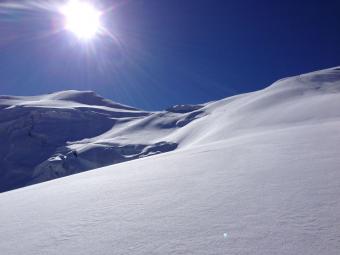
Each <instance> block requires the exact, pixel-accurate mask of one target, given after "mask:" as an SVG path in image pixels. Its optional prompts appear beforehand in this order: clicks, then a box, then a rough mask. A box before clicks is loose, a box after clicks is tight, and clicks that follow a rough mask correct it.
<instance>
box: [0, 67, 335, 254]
mask: <svg viewBox="0 0 340 255" xmlns="http://www.w3.org/2000/svg"><path fill="white" fill-rule="evenodd" d="M339 107H340V69H339V68H332V69H327V70H323V71H319V72H314V73H310V74H306V75H301V76H297V77H292V78H288V79H283V80H280V81H278V82H276V83H274V84H273V85H272V86H270V87H268V88H266V89H264V90H261V91H258V92H253V93H248V94H244V95H240V96H235V97H231V98H227V99H224V100H221V101H216V102H212V103H208V104H205V105H202V107H197V108H196V107H190V106H188V108H190V109H189V110H188V112H187V111H186V110H183V108H186V107H179V108H178V109H179V111H180V112H177V111H176V108H177V107H174V109H172V110H171V109H169V111H167V112H161V113H147V114H146V115H145V116H142V117H141V116H139V117H138V118H136V119H134V120H131V121H128V123H127V124H126V125H125V124H122V125H121V126H118V127H120V128H117V130H115V129H114V128H112V129H109V130H108V131H107V132H105V133H104V134H102V135H98V136H96V137H95V138H91V139H90V140H91V143H93V144H96V143H98V142H99V141H110V139H114V140H115V139H118V140H115V141H120V142H123V141H126V144H128V143H131V142H132V141H138V142H140V143H142V142H143V141H144V139H145V140H146V139H150V138H154V137H155V138H154V139H155V140H154V141H152V142H155V141H159V140H163V141H166V142H167V143H175V144H177V147H176V149H175V150H173V151H172V152H168V153H164V154H159V155H154V156H152V157H147V158H141V159H137V160H133V161H129V162H125V163H121V164H117V165H112V166H107V167H104V168H100V169H96V170H93V171H88V172H85V173H81V174H76V175H72V176H69V177H65V178H60V179H57V180H53V181H49V182H44V183H41V184H37V185H32V186H29V187H26V188H21V189H17V190H14V191H10V192H5V193H2V194H0V204H1V205H5V206H2V208H1V210H0V226H1V231H0V250H1V251H2V252H3V253H4V254H327V255H333V254H334V255H336V254H338V253H339V250H340V200H339V197H340V171H339V166H340V157H339V151H340V150H339V149H340V129H339V127H340V112H339V109H340V108H339ZM192 110H193V111H192ZM183 111H184V112H183ZM175 120H176V121H175ZM182 121H184V122H188V123H186V125H183V126H182V125H178V122H180V123H181V122H182ZM153 130H154V132H155V133H156V135H151V133H152V131H153ZM130 134H131V136H129V135H130ZM136 139H137V140H136ZM89 144H90V143H89ZM72 145H74V146H78V145H79V144H77V143H75V144H72ZM86 146H88V145H86ZM18 240H20V241H19V242H18Z"/></svg>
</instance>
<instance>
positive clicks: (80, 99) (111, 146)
mask: <svg viewBox="0 0 340 255" xmlns="http://www.w3.org/2000/svg"><path fill="white" fill-rule="evenodd" d="M339 97H340V68H338V67H337V68H330V69H326V70H322V71H317V72H312V73H309V74H304V75H299V76H294V77H290V78H285V79H282V80H279V81H277V82H275V83H274V84H273V85H271V86H269V87H268V88H266V89H264V90H261V91H257V92H252V93H247V94H243V95H238V96H233V97H229V98H226V99H222V100H219V101H216V102H210V103H207V104H202V105H177V106H173V107H171V108H168V109H167V110H166V111H162V112H146V111H142V110H138V109H136V108H133V107H129V106H125V105H121V104H118V103H115V102H112V101H110V100H106V99H104V98H102V97H100V96H98V95H96V94H95V93H94V92H91V91H74V90H71V91H62V92H56V93H52V94H48V95H41V96H31V97H14V96H0V106H1V110H0V131H1V133H0V138H1V139H2V141H3V143H2V145H1V146H0V168H1V173H0V177H1V178H0V190H1V191H5V190H9V189H13V188H16V187H21V186H25V185H28V184H32V183H37V182H42V181H46V180H51V179H55V178H58V177H62V176H66V175H69V174H74V173H78V172H82V171H86V170H90V169H94V168H97V167H101V166H106V165H111V164H115V163H121V162H124V161H128V160H132V159H137V158H142V157H146V156H151V155H155V154H159V153H163V152H169V151H173V150H176V149H188V148H192V147H193V146H203V145H206V144H210V143H214V142H220V141H223V140H227V139H231V138H236V137H240V136H243V135H245V134H249V133H252V134H254V133H257V132H259V133H261V132H264V131H266V130H276V129H282V128H285V127H286V128H288V127H293V126H303V125H313V124H319V123H325V122H328V121H332V120H334V119H337V118H339V117H340V112H339V111H338V109H340V99H339ZM28 148H29V149H28Z"/></svg>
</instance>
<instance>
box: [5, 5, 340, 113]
mask: <svg viewBox="0 0 340 255" xmlns="http://www.w3.org/2000/svg"><path fill="white" fill-rule="evenodd" d="M10 2H11V4H12V5H11V7H10V8H9V4H8V2H6V1H1V2H0V94H11V95H34V94H43V93H49V92H54V91H59V90H67V89H78V90H94V91H96V92H97V93H99V94H100V95H102V96H104V97H106V98H110V99H112V100H115V101H118V102H121V103H125V104H129V105H132V106H136V107H140V108H144V109H149V110H151V109H154V110H158V109H164V108H166V107H168V106H170V105H174V104H181V103H201V102H206V101H211V100H216V99H221V98H224V97H227V96H230V95H234V94H238V93H243V92H248V91H254V90H258V89H261V88H264V87H266V86H268V85H270V84H271V83H272V82H274V81H275V80H277V79H280V78H283V77H286V76H291V75H296V74H300V73H304V72H309V71H313V70H318V69H323V68H327V67H333V66H337V65H340V1H339V0H325V1H323V0H319V1H313V0H310V1H298V0H294V1H293V0H287V1H273V0H268V1H262V0H253V1H245V0H221V1H219V0H130V1H122V0H120V1H114V0H111V1H109V0H102V1H99V0H97V1H95V3H94V4H95V5H96V6H98V8H100V9H101V10H105V11H106V12H105V15H104V16H103V17H102V22H103V23H104V25H105V27H106V28H107V29H108V30H109V31H110V32H111V33H112V34H113V35H114V39H113V38H111V37H107V36H100V37H97V38H94V39H93V40H92V41H91V42H86V43H85V42H83V41H80V40H79V39H78V38H76V37H75V36H74V35H71V34H70V33H69V32H67V31H59V30H58V28H59V27H60V23H61V20H60V19H61V18H60V15H59V14H57V13H54V12H53V11H50V10H48V9H47V8H45V7H46V6H45V5H44V4H41V3H43V2H45V3H46V1H40V2H38V0H35V1H28V2H26V3H30V4H31V5H30V6H29V7H27V8H26V7H23V6H20V5H19V4H18V6H17V5H14V4H13V3H23V2H24V1H10ZM61 2H63V1H58V0H56V1H50V2H49V3H50V4H51V3H61ZM34 3H36V4H35V5H34ZM32 6H34V7H32ZM37 6H38V7H39V8H38V7H37ZM42 7H43V8H42ZM57 30H58V31H59V32H56V31H57Z"/></svg>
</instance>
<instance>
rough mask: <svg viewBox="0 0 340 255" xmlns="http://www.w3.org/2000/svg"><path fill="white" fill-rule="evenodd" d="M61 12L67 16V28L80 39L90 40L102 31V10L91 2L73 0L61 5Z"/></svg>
mask: <svg viewBox="0 0 340 255" xmlns="http://www.w3.org/2000/svg"><path fill="white" fill-rule="evenodd" d="M60 12H61V13H62V14H63V15H64V17H65V29H67V30H68V31H71V32H72V33H74V34H75V35H76V36H77V37H78V38H79V39H83V40H88V39H91V38H93V37H95V36H96V35H97V34H98V33H99V32H100V28H101V23H100V16H101V12H100V11H98V10H97V9H96V8H95V7H94V6H93V5H91V4H90V3H88V2H83V1H79V0H71V1H69V2H68V3H66V4H65V5H64V6H62V7H61V9H60Z"/></svg>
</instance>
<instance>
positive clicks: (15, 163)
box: [0, 91, 149, 191]
mask: <svg viewBox="0 0 340 255" xmlns="http://www.w3.org/2000/svg"><path fill="white" fill-rule="evenodd" d="M86 103H92V104H93V105H87V104H86ZM0 105H1V110H0V139H1V145H0V169H1V171H0V191H5V190H9V189H13V188H16V187H21V186H24V185H26V184H27V183H29V182H31V181H32V179H33V178H34V173H35V171H36V170H35V168H36V167H37V166H39V165H40V164H41V163H42V162H44V161H46V160H47V161H53V160H52V159H53V158H57V157H56V155H59V154H65V153H66V154H67V153H70V151H71V150H70V149H68V147H67V145H68V144H69V143H71V142H73V141H79V140H82V139H84V138H88V137H94V136H97V135H100V134H102V133H105V132H106V131H107V130H110V129H111V128H112V127H113V126H114V125H116V124H117V123H120V122H128V121H130V120H133V119H135V118H140V117H141V116H147V115H148V114H149V113H147V112H143V111H139V110H137V109H134V108H131V107H127V106H124V105H119V104H115V103H113V102H110V101H108V100H104V99H102V98H100V97H99V96H97V95H95V94H94V93H93V92H79V91H64V92H59V93H54V94H50V95H44V96H35V97H10V96H2V97H0ZM71 153H72V152H71ZM96 166H98V165H96ZM48 169H49V168H48ZM66 174H67V173H66ZM56 175H58V173H56Z"/></svg>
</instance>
